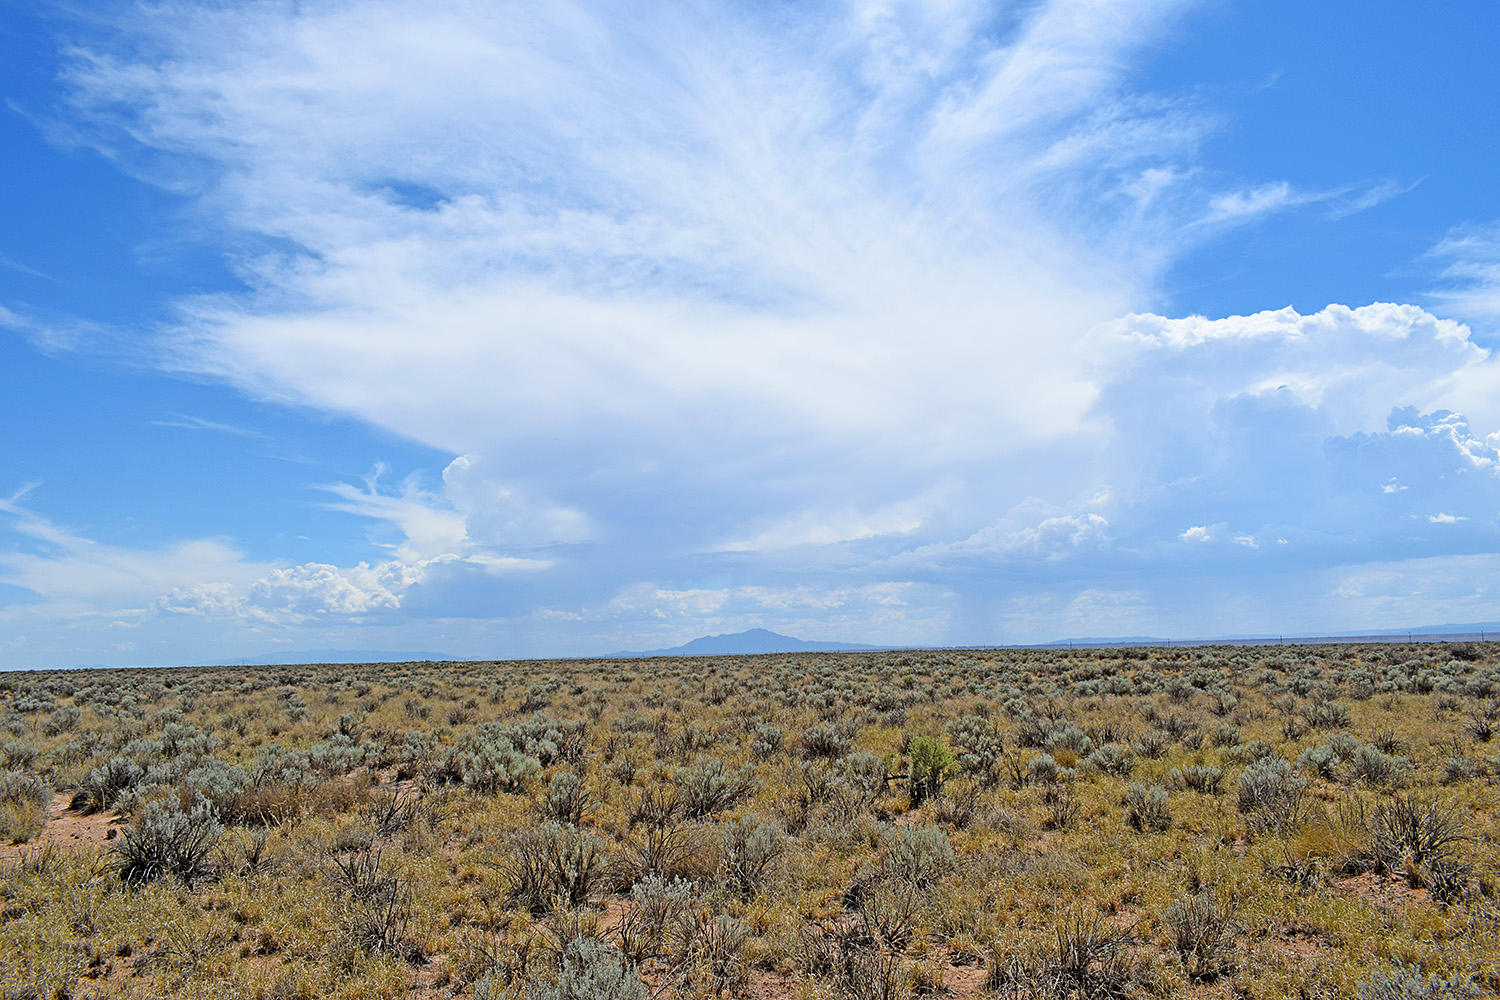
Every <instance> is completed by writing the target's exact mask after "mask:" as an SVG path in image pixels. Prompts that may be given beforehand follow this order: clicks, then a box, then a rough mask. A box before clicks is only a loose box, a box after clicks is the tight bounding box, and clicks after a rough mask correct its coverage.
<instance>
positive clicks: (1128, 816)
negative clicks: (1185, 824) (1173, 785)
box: [1125, 782, 1172, 831]
mask: <svg viewBox="0 0 1500 1000" xmlns="http://www.w3.org/2000/svg"><path fill="white" fill-rule="evenodd" d="M1125 821H1126V822H1127V823H1129V824H1130V825H1131V826H1132V827H1133V828H1135V829H1137V830H1151V831H1159V830H1166V829H1170V828H1171V826H1172V806H1171V803H1170V801H1169V799H1168V796H1167V790H1166V789H1165V788H1163V787H1161V786H1160V785H1142V784H1139V783H1138V782H1131V784H1130V787H1129V788H1128V789H1127V790H1126V792H1125Z"/></svg>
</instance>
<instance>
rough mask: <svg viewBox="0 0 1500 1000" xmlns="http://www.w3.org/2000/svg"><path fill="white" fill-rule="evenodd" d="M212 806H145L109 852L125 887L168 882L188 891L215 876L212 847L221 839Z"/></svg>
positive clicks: (160, 802) (163, 803)
mask: <svg viewBox="0 0 1500 1000" xmlns="http://www.w3.org/2000/svg"><path fill="white" fill-rule="evenodd" d="M223 832H224V827H223V826H222V825H221V824H220V823H219V819H218V816H217V814H216V813H215V811H214V807H213V804H212V803H210V802H207V801H204V800H201V799H200V800H199V801H198V802H196V803H194V804H193V805H192V806H191V807H190V808H187V809H184V808H183V807H182V804H181V803H180V802H179V801H178V800H177V799H175V798H168V799H157V800H154V801H151V802H148V803H147V804H146V805H145V807H144V808H143V809H142V810H141V813H140V815H139V816H137V817H136V821H135V823H134V824H133V825H132V826H131V827H130V828H129V829H128V830H126V831H125V835H124V836H123V837H121V838H120V840H119V843H118V846H116V847H115V848H114V852H115V855H116V859H117V861H116V870H117V871H118V872H119V874H120V879H121V880H122V881H124V882H125V883H126V884H128V885H143V884H145V883H147V882H153V881H155V880H157V879H160V878H166V877H169V876H170V877H173V878H176V879H179V880H180V881H181V882H182V883H183V884H184V885H187V886H189V887H191V886H192V885H193V884H194V883H196V882H199V881H201V880H203V879H205V878H208V877H210V876H212V875H213V874H214V866H213V862H212V858H213V850H214V847H215V846H216V845H217V844H218V842H219V837H220V836H221V835H222V834H223Z"/></svg>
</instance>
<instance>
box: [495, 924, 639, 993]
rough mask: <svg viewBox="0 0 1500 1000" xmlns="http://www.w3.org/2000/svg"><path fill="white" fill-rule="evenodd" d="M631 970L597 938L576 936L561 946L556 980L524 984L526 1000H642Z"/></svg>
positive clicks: (635, 977) (631, 967)
mask: <svg viewBox="0 0 1500 1000" xmlns="http://www.w3.org/2000/svg"><path fill="white" fill-rule="evenodd" d="M646 997H647V994H646V989H645V987H644V986H643V985H642V984H641V980H640V977H639V976H637V975H636V972H635V967H634V966H632V965H631V964H630V961H629V960H628V959H626V958H625V957H624V956H623V955H621V954H619V953H618V952H617V951H615V950H614V949H612V948H610V947H609V946H608V945H607V944H605V943H604V942H602V941H600V940H599V939H598V938H592V937H576V938H574V939H572V940H571V941H569V942H567V944H565V945H564V946H563V949H562V953H561V955H560V956H559V960H558V966H557V971H556V978H555V979H554V980H552V981H550V982H549V981H547V980H545V979H542V978H540V977H535V978H533V979H531V980H530V981H529V982H528V983H527V984H526V990H525V998H526V1000H646Z"/></svg>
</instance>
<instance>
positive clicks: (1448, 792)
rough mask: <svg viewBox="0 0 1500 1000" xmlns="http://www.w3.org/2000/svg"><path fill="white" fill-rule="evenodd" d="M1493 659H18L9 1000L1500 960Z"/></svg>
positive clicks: (1494, 987)
mask: <svg viewBox="0 0 1500 1000" xmlns="http://www.w3.org/2000/svg"><path fill="white" fill-rule="evenodd" d="M1497 722H1500V648H1496V647H1493V646H1488V645H1480V644H1465V645H1463V646H1461V647H1459V646H1447V645H1443V644H1427V645H1423V644H1417V645H1401V644H1392V645H1374V646H1327V647H1287V648H1281V647H1275V648H1273V647H1265V648H1201V649H1149V650H1148V649H1123V650H1051V651H1021V650H991V651H984V650H964V651H921V652H906V653H899V652H898V653H844V654H803V655H785V656H762V657H733V658H730V657H725V658H703V659H692V660H687V659H641V660H624V661H593V662H590V661H567V662H526V663H481V664H472V663H471V664H444V663H406V664H372V665H363V666H329V665H322V666H320V665H309V666H300V667H254V668H251V667H241V668H215V669H179V670H152V671H139V670H138V671H129V670H97V671H72V672H29V673H28V672H21V673H14V674H7V675H0V727H3V729H4V732H3V733H0V998H22V997H25V998H34V1000H41V998H47V1000H57V998H62V997H76V998H84V997H117V998H126V997H138V998H141V1000H147V998H157V997H176V996H193V997H206V998H219V997H223V998H236V1000H240V998H264V1000H272V998H277V1000H293V998H309V1000H311V998H318V1000H335V998H348V1000H363V998H396V997H412V996H415V997H424V998H430V1000H437V998H470V997H472V998H476V1000H619V998H624V1000H646V998H648V997H650V998H682V1000H688V998H692V1000H698V998H710V997H721V998H728V997H746V998H786V1000H793V998H795V1000H914V998H918V997H958V998H963V997H984V998H989V997H995V998H1000V997H1015V998H1022V997H1026V998H1042V1000H1047V998H1058V1000H1061V998H1070V997H1071V998H1124V997H1159V998H1166V997H1176V996H1185V995H1186V996H1194V997H1218V998H1224V1000H1228V998H1237V1000H1238V998H1251V1000H1256V998H1265V1000H1270V998H1282V997H1294V996H1302V997H1308V998H1318V1000H1321V998H1335V997H1340V998H1341V997H1357V998H1361V1000H1387V998H1391V1000H1395V998H1448V997H1471V996H1472V997H1477V996H1485V995H1494V994H1495V993H1496V992H1497V991H1500V971H1497V970H1500V943H1497V942H1500V849H1497V846H1496V834H1497V831H1500V796H1497V794H1496V780H1497V777H1500V752H1497V750H1496V746H1497V744H1500V741H1497V740H1495V738H1494V732H1495V728H1496V725H1497Z"/></svg>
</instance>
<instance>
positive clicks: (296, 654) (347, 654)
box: [219, 649, 464, 667]
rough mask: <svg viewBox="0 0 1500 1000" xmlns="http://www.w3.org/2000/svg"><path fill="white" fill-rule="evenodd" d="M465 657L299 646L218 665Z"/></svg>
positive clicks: (362, 661)
mask: <svg viewBox="0 0 1500 1000" xmlns="http://www.w3.org/2000/svg"><path fill="white" fill-rule="evenodd" d="M458 659H464V657H456V656H451V655H449V654H447V653H413V652H409V651H408V652H393V651H391V650H389V649H300V650H288V651H287V652H285V653H262V654H261V655H259V656H250V657H245V658H243V659H238V660H228V661H226V662H224V663H222V664H219V666H226V667H263V666H291V665H294V664H301V663H414V662H415V663H420V662H421V661H423V660H434V661H445V660H458Z"/></svg>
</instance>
